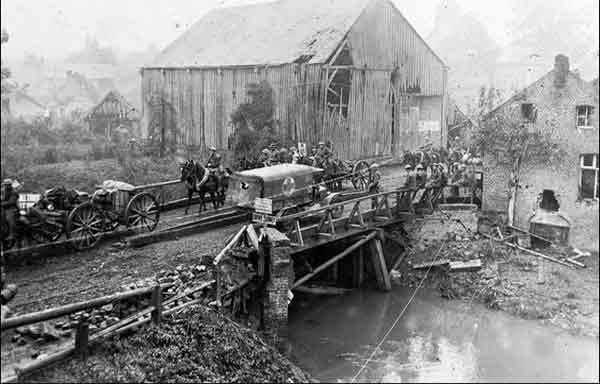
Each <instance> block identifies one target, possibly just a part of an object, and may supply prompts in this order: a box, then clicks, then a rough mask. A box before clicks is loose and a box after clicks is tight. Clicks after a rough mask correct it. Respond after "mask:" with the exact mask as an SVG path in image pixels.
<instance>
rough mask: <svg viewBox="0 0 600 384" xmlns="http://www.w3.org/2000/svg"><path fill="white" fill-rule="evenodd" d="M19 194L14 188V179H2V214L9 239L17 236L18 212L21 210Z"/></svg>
mask: <svg viewBox="0 0 600 384" xmlns="http://www.w3.org/2000/svg"><path fill="white" fill-rule="evenodd" d="M18 202H19V194H18V193H17V191H15V190H14V189H13V181H12V180H11V179H5V180H4V181H2V214H3V215H4V219H5V220H6V225H7V226H8V237H7V240H9V241H10V240H13V239H14V238H15V230H16V225H17V213H18V212H19V206H18Z"/></svg>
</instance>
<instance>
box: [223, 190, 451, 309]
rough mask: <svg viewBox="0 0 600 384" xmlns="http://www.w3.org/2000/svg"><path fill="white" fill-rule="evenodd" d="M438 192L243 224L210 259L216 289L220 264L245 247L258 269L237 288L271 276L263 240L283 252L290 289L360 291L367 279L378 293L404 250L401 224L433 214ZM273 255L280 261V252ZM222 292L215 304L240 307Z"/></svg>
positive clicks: (373, 198) (231, 292)
mask: <svg viewBox="0 0 600 384" xmlns="http://www.w3.org/2000/svg"><path fill="white" fill-rule="evenodd" d="M440 193H441V189H440V188H424V189H397V190H394V191H389V192H382V193H376V194H370V195H363V196H361V197H358V198H353V199H349V200H346V201H342V202H339V203H335V204H330V205H326V206H322V207H319V208H313V209H310V210H307V211H303V212H300V213H295V214H291V215H286V216H282V217H278V218H277V220H276V222H275V223H274V225H273V223H271V225H270V226H269V227H268V226H267V225H266V224H260V223H253V224H248V225H245V226H243V227H242V228H241V229H240V230H239V231H238V233H237V234H236V235H235V236H234V237H233V238H232V240H231V241H230V242H229V243H228V244H227V246H226V247H225V248H224V249H223V250H222V251H221V252H220V253H219V255H218V256H217V257H216V259H215V260H214V264H215V266H216V267H217V281H218V284H217V286H218V289H219V288H220V287H221V283H220V282H222V281H223V275H225V274H227V272H226V271H225V270H223V269H222V268H220V265H221V263H222V262H223V260H225V259H226V258H229V257H227V256H231V255H232V254H233V253H234V252H233V251H234V250H235V249H239V248H240V247H244V246H247V247H249V248H250V249H254V250H256V251H257V254H258V258H259V260H258V262H257V265H259V267H258V270H257V271H255V272H249V273H247V274H246V275H245V276H243V277H239V275H238V278H237V280H238V281H242V283H240V284H239V285H238V286H239V290H240V291H241V290H244V289H251V288H248V287H251V286H252V285H251V284H248V282H249V281H251V280H252V279H253V278H254V277H261V276H265V275H267V274H269V278H270V279H272V278H273V271H272V270H273V265H274V264H276V263H278V262H279V261H280V260H275V259H274V257H273V252H272V248H273V247H274V246H273V244H270V245H268V244H267V245H266V246H263V245H262V240H264V239H267V238H268V239H269V240H272V241H271V242H272V243H277V244H278V245H277V246H278V247H280V248H281V247H283V248H285V252H286V253H287V257H288V258H289V261H290V262H289V264H290V265H289V269H290V270H291V271H293V272H292V273H290V275H293V276H294V277H293V280H291V279H290V282H289V284H288V289H289V290H290V291H303V290H310V288H307V287H306V285H307V284H308V283H309V282H311V281H314V280H317V279H320V280H323V279H324V280H326V281H327V285H334V286H339V285H345V286H346V287H347V286H351V287H360V286H361V285H362V284H363V282H364V281H365V280H366V279H368V278H369V277H370V276H372V277H374V280H375V281H376V282H377V287H378V288H379V289H381V290H384V291H387V290H390V289H391V283H390V274H391V271H392V269H394V268H395V267H397V266H398V265H399V264H400V263H401V261H402V260H403V258H404V256H405V254H406V253H405V250H407V248H408V244H407V242H406V238H405V237H404V236H402V235H398V232H400V233H401V234H402V233H403V232H404V231H403V228H402V223H405V222H410V221H412V220H413V219H414V218H415V216H416V215H417V212H425V213H427V212H429V211H433V209H434V208H435V202H436V201H437V200H438V198H439V195H440ZM390 229H395V231H390ZM390 244H392V245H393V248H394V249H395V250H398V251H397V252H393V254H391V253H392V252H390V254H388V255H386V252H385V251H386V248H388V247H386V245H390ZM269 248H270V249H271V251H270V250H269ZM389 248H391V247H389ZM238 256H239V254H238ZM243 257H244V256H242V258H243ZM277 257H278V258H281V252H280V253H279V255H278V256H277ZM265 258H270V260H263V259H265ZM244 263H247V260H246V261H245V262H244ZM265 265H271V267H270V269H271V271H269V272H267V271H265V267H264V266H265ZM267 269H268V268H267ZM229 270H231V268H229ZM238 271H239V269H238ZM286 278H287V276H286ZM223 289H224V290H225V292H226V293H224V294H221V293H220V292H221V291H222V290H221V291H219V290H218V294H217V300H218V301H219V302H221V300H223V301H222V304H223V305H224V306H231V308H232V310H233V309H234V307H236V308H237V307H239V300H237V301H238V303H236V299H235V297H238V298H241V297H243V296H244V295H243V294H241V292H237V293H240V294H239V295H237V294H236V290H235V289H231V287H226V288H223ZM230 299H231V300H230Z"/></svg>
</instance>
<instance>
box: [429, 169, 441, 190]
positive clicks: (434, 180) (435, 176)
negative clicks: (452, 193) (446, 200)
mask: <svg viewBox="0 0 600 384" xmlns="http://www.w3.org/2000/svg"><path fill="white" fill-rule="evenodd" d="M441 186H442V172H441V167H440V165H439V164H438V163H434V164H433V165H432V167H431V178H430V179H429V181H428V182H427V187H431V188H440V187H441Z"/></svg>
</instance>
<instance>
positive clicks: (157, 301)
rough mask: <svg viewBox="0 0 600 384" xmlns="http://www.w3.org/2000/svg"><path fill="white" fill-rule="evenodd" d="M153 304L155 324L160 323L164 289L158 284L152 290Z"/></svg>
mask: <svg viewBox="0 0 600 384" xmlns="http://www.w3.org/2000/svg"><path fill="white" fill-rule="evenodd" d="M152 306H153V307H154V310H153V311H152V322H153V323H154V324H155V325H159V324H160V320H161V315H162V291H161V289H160V286H156V287H155V288H154V290H153V291H152Z"/></svg>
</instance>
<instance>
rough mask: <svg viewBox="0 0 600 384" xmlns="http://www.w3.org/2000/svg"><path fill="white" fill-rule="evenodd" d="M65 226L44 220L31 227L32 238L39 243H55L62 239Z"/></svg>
mask: <svg viewBox="0 0 600 384" xmlns="http://www.w3.org/2000/svg"><path fill="white" fill-rule="evenodd" d="M63 232H64V226H63V225H62V224H60V223H56V222H43V223H39V224H36V225H33V226H32V227H31V238H32V239H33V240H34V241H35V242H36V243H39V244H43V243H53V242H55V241H57V240H58V239H60V236H61V235H62V234H63Z"/></svg>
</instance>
